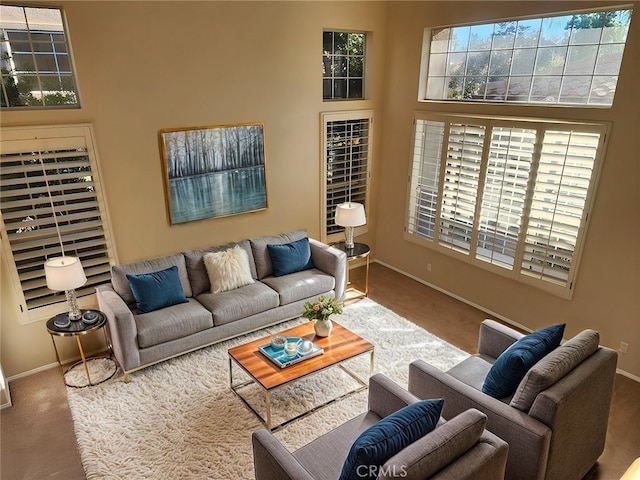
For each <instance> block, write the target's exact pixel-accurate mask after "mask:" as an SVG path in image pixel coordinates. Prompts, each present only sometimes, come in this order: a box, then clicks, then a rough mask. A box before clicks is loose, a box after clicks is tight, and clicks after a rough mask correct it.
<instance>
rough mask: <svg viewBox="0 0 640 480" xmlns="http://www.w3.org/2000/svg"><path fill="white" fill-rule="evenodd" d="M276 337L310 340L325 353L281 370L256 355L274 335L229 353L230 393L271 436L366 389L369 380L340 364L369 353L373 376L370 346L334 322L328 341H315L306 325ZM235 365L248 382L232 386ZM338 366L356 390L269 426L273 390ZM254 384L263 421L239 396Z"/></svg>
mask: <svg viewBox="0 0 640 480" xmlns="http://www.w3.org/2000/svg"><path fill="white" fill-rule="evenodd" d="M277 335H282V336H283V337H302V338H305V339H307V340H311V341H312V342H314V343H316V344H317V345H319V346H320V347H322V348H323V349H324V353H323V354H322V355H318V356H317V357H312V358H309V359H307V360H304V361H302V362H300V363H296V364H294V365H291V366H289V367H285V368H280V367H278V366H276V365H275V364H273V363H272V362H271V361H270V360H269V359H267V358H266V357H265V356H264V355H263V354H262V353H260V352H259V351H258V347H260V346H262V345H264V344H267V343H269V342H270V341H271V338H272V337H273V335H269V336H266V337H263V338H260V339H259V340H254V341H253V342H249V343H246V344H244V345H239V346H237V347H233V348H231V349H229V351H228V354H229V385H230V386H231V390H232V391H233V392H234V393H235V394H236V395H237V396H238V397H239V398H240V399H241V400H242V401H243V402H244V404H245V405H246V406H247V407H248V408H249V409H250V410H251V411H252V412H253V413H255V414H256V415H257V416H258V418H259V419H260V420H261V421H262V422H263V423H264V424H265V426H266V427H267V428H268V429H269V430H271V431H272V432H273V431H275V430H277V429H279V428H282V427H284V426H285V425H287V424H289V423H291V422H293V421H294V420H297V419H299V418H302V417H304V416H306V415H309V414H310V413H312V412H314V411H315V410H317V409H319V408H322V407H325V406H327V405H329V404H331V403H334V402H336V401H338V400H341V399H343V398H346V397H348V396H350V395H353V394H354V393H357V392H360V391H362V390H364V389H366V388H367V386H368V379H363V378H361V377H360V376H358V375H357V374H356V373H354V372H353V371H351V370H349V369H348V368H346V366H345V365H343V362H345V361H346V360H349V359H352V358H354V357H357V356H359V355H363V354H366V353H368V354H369V355H370V364H369V376H371V374H372V373H373V344H372V343H370V342H368V341H367V340H365V339H364V338H362V337H360V336H358V335H356V334H355V333H353V332H352V331H351V330H348V329H346V328H344V327H343V326H342V325H340V324H338V323H336V322H333V330H332V332H331V335H330V336H329V337H317V336H316V335H315V332H314V330H313V323H311V322H308V323H304V324H302V325H299V326H297V327H294V328H290V329H288V330H285V331H283V332H278V333H277ZM234 364H235V365H237V366H238V367H240V368H241V369H242V370H244V372H245V373H247V375H249V377H250V380H249V381H247V382H243V383H239V384H234V382H233V366H234ZM333 366H339V367H340V368H341V369H342V370H344V371H345V372H346V373H347V374H349V375H350V376H351V377H353V378H354V379H355V380H356V381H357V382H358V386H357V387H356V388H355V389H353V390H351V391H349V392H347V393H345V394H343V395H340V396H339V397H336V398H333V399H331V400H329V401H327V402H324V403H322V404H321V405H317V406H315V407H313V408H312V409H311V410H309V411H306V412H304V413H302V414H300V415H297V416H296V417H294V418H291V419H288V420H286V421H285V422H282V423H280V424H278V425H272V424H271V393H272V392H273V391H274V390H277V389H279V388H283V387H285V386H287V385H289V384H291V383H292V382H295V381H297V380H300V379H301V378H304V377H307V376H309V375H312V374H314V373H318V372H320V371H322V370H325V369H327V368H329V367H333ZM253 383H255V384H257V385H258V386H260V387H261V388H262V390H264V394H265V406H266V418H265V417H263V416H262V415H261V414H260V413H259V412H258V411H257V410H256V409H255V408H254V407H253V406H251V404H249V402H248V401H247V400H246V399H245V398H244V397H243V396H242V395H241V394H240V390H241V389H242V388H243V387H245V386H247V385H250V384H253Z"/></svg>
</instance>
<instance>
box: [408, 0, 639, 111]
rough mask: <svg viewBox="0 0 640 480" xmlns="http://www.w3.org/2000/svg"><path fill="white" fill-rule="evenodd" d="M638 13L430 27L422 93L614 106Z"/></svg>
mask: <svg viewBox="0 0 640 480" xmlns="http://www.w3.org/2000/svg"><path fill="white" fill-rule="evenodd" d="M631 13H632V10H631V9H618V10H613V9H612V10H604V11H603V10H597V11H588V12H582V13H571V14H565V15H555V16H547V17H542V18H527V19H518V20H505V21H501V22H496V23H487V24H482V25H459V26H450V27H442V28H433V29H427V30H425V41H424V46H423V67H422V71H423V78H422V80H421V82H420V84H421V86H422V91H421V93H420V99H422V100H462V101H470V102H474V101H475V102H516V103H528V104H552V105H599V106H611V105H612V104H613V97H614V94H615V91H616V83H617V81H618V73H619V71H620V64H621V63H622V53H623V51H624V46H625V42H626V39H627V34H628V31H629V23H630V21H631ZM425 72H426V75H425Z"/></svg>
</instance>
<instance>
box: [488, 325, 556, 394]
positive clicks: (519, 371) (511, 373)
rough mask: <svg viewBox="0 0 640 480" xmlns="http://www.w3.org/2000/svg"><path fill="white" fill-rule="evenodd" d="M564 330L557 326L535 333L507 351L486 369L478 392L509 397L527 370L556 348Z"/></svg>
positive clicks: (526, 336) (523, 338)
mask: <svg viewBox="0 0 640 480" xmlns="http://www.w3.org/2000/svg"><path fill="white" fill-rule="evenodd" d="M564 327H565V324H564V323H559V324H557V325H551V326H550V327H546V328H542V329H540V330H536V331H535V332H532V333H530V334H528V335H525V336H524V337H522V338H521V339H520V340H518V341H517V342H515V343H514V344H513V345H511V346H510V347H509V348H507V349H506V350H505V351H504V352H502V354H500V356H499V357H498V358H497V359H496V361H495V363H494V364H493V366H492V367H491V370H489V373H488V374H487V376H486V378H485V379H484V384H483V385H482V391H483V392H484V393H486V394H487V395H490V396H492V397H494V398H505V397H508V396H509V395H513V394H514V393H515V391H516V390H517V389H518V385H519V384H520V382H521V381H522V379H523V378H524V376H525V375H526V374H527V372H528V371H529V369H530V368H531V367H533V366H534V365H535V364H536V363H538V361H539V360H542V358H543V357H544V356H545V355H547V354H548V353H549V352H551V351H552V350H554V349H555V348H556V347H557V346H558V345H560V341H561V340H562V335H563V334H564Z"/></svg>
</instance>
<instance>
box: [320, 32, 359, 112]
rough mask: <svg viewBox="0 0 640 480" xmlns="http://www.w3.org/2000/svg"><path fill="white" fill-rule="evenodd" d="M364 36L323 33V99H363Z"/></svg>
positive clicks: (344, 33) (349, 33)
mask: <svg viewBox="0 0 640 480" xmlns="http://www.w3.org/2000/svg"><path fill="white" fill-rule="evenodd" d="M364 60H365V34H364V33H358V32H333V31H325V32H323V33H322V98H323V99H324V100H337V99H362V98H364Z"/></svg>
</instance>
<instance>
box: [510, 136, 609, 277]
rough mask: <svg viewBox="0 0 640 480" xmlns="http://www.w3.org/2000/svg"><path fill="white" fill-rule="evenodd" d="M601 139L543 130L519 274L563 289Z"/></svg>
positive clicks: (568, 274)
mask: <svg viewBox="0 0 640 480" xmlns="http://www.w3.org/2000/svg"><path fill="white" fill-rule="evenodd" d="M600 137H601V134H600V133H598V132H584V131H580V130H566V131H562V130H547V131H546V132H545V133H544V138H543V141H542V152H541V155H540V160H539V162H538V171H537V174H536V180H535V187H534V193H533V200H532V203H531V210H530V213H529V224H528V226H527V234H526V237H525V241H524V242H525V245H524V256H523V259H522V266H521V272H522V273H523V274H525V275H527V276H529V277H534V278H539V279H542V280H546V281H548V282H552V283H556V284H558V285H561V286H567V285H568V284H569V282H570V279H571V266H572V264H573V259H574V255H575V249H576V246H577V244H578V237H579V235H580V227H581V225H582V222H583V217H584V215H585V205H586V201H587V196H588V194H589V190H590V187H591V184H592V177H593V171H594V168H595V162H596V158H597V155H598V149H599V146H600Z"/></svg>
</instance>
